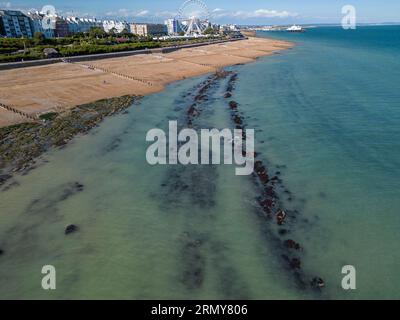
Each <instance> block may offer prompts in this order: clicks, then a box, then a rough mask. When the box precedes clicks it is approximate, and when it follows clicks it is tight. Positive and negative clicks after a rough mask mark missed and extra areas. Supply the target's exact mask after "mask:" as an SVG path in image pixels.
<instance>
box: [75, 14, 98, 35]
mask: <svg viewBox="0 0 400 320" xmlns="http://www.w3.org/2000/svg"><path fill="white" fill-rule="evenodd" d="M67 23H68V29H69V32H70V33H71V34H74V33H79V32H84V33H87V32H89V31H90V29H92V28H103V23H102V22H101V21H99V20H97V19H95V18H93V19H87V18H78V17H68V18H67Z"/></svg>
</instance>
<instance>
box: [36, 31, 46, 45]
mask: <svg viewBox="0 0 400 320" xmlns="http://www.w3.org/2000/svg"><path fill="white" fill-rule="evenodd" d="M45 40H46V37H45V36H44V34H43V33H42V32H35V34H34V36H33V41H34V43H35V45H40V44H44V42H45Z"/></svg>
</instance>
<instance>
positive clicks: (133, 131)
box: [0, 26, 400, 299]
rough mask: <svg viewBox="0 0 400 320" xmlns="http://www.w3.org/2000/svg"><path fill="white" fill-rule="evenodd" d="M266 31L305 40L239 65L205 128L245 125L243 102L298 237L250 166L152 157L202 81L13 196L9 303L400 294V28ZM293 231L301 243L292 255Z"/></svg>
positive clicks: (29, 179) (94, 134) (36, 173)
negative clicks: (279, 217)
mask: <svg viewBox="0 0 400 320" xmlns="http://www.w3.org/2000/svg"><path fill="white" fill-rule="evenodd" d="M258 36H259V37H267V38H271V37H272V38H276V39H284V40H288V41H292V42H294V43H295V46H294V47H293V48H292V49H290V50H286V51H282V52H279V53H276V54H274V55H272V56H268V57H263V58H260V59H258V60H257V61H255V62H253V63H250V64H246V65H238V66H232V67H229V68H227V70H228V71H231V72H235V73H237V80H236V82H235V84H234V90H233V91H232V97H231V98H229V99H226V98H225V97H224V94H225V92H226V87H227V85H228V84H227V80H226V79H222V80H220V81H217V82H216V83H214V84H213V85H212V86H211V87H210V88H209V90H208V92H207V99H206V100H205V101H203V102H202V106H201V113H200V115H199V116H198V118H197V119H196V123H195V128H198V129H200V128H217V129H222V128H231V129H233V128H234V124H233V122H232V119H231V110H230V109H229V106H228V102H229V101H230V100H234V101H236V102H237V103H238V106H239V107H238V109H239V113H240V115H241V116H242V118H243V121H244V124H245V127H246V128H247V129H254V130H255V150H256V153H257V159H258V160H259V161H262V162H263V163H264V164H265V165H266V167H267V168H268V172H269V174H270V175H271V176H273V175H276V176H277V177H278V179H277V181H279V182H278V183H277V184H276V186H275V189H276V194H277V197H278V198H279V202H278V205H279V206H281V207H282V209H284V210H285V211H286V212H288V219H287V221H286V222H285V225H284V226H283V227H284V228H285V230H286V233H283V232H279V228H282V227H280V226H277V224H276V222H275V219H274V217H267V216H265V215H263V214H262V212H261V211H262V210H260V205H259V197H260V194H261V191H260V186H259V184H257V183H256V179H255V177H254V176H237V175H235V170H234V169H235V167H236V166H235V165H224V164H221V165H188V166H184V165H172V164H170V165H155V166H152V165H150V164H148V162H147V161H146V150H147V148H148V147H149V145H150V143H149V142H147V141H146V134H147V132H148V131H149V130H151V129H154V128H160V129H163V130H165V131H167V129H168V124H169V121H178V124H179V123H180V124H181V125H182V126H184V125H185V121H186V119H187V110H188V108H189V107H190V105H191V103H192V102H193V95H194V94H195V93H196V90H198V88H199V86H200V85H201V83H203V82H204V81H206V80H207V78H208V77H209V75H204V76H201V77H197V78H192V79H186V80H183V81H180V82H176V83H173V84H171V85H169V86H168V88H167V89H166V90H165V91H163V92H160V93H157V94H153V95H150V96H146V97H144V98H143V99H142V100H141V102H140V103H139V104H133V105H132V106H131V107H130V108H129V109H128V110H127V112H124V113H122V114H119V115H116V116H112V117H109V118H107V119H106V120H105V121H103V122H102V123H101V124H100V125H99V126H97V127H96V128H94V129H93V130H91V131H90V132H89V133H88V134H86V135H82V136H77V137H76V138H75V139H74V140H73V141H72V142H71V143H69V144H68V145H67V146H66V147H65V148H63V149H54V150H51V151H50V152H48V153H46V154H45V155H43V156H42V157H41V159H40V161H39V165H38V167H37V168H36V169H34V170H32V171H30V172H29V173H28V174H26V175H16V177H15V179H14V181H13V182H14V183H13V184H12V185H11V186H10V188H8V189H7V190H3V191H2V192H0V249H1V250H3V254H1V255H0V299H106V298H109V299H399V298H400V273H399V266H400V250H399V249H400V232H399V229H400V212H399V211H400V90H399V83H400V59H399V57H400V27H399V26H364V27H358V28H357V29H356V30H343V29H342V28H340V27H316V28H310V29H307V32H305V33H286V32H259V33H258ZM77 186H78V187H77ZM70 224H74V225H76V226H77V227H78V230H77V231H76V232H74V233H71V234H68V235H66V234H65V228H66V226H67V225H70ZM289 239H291V240H294V241H295V242H296V243H298V244H299V245H300V246H301V248H300V249H299V250H296V249H285V248H284V246H282V243H284V241H287V240H289ZM288 252H289V253H290V255H291V256H295V257H298V259H299V261H301V266H300V269H297V268H292V267H290V266H289V265H288V263H287V257H286V255H287V254H288ZM44 266H53V267H54V269H55V274H56V278H55V281H56V288H55V289H54V290H45V289H44V288H43V286H42V281H43V278H44V277H45V276H46V274H45V271H44V269H43V267H44ZM346 266H347V267H346ZM348 266H351V274H349V273H348V272H347V271H346V270H349V269H348ZM293 269H295V270H293ZM42 271H43V272H42ZM349 277H351V279H350V278H349ZM315 278H321V279H322V280H323V283H324V285H325V286H324V287H323V288H316V287H315V285H314V286H313V285H312V280H313V279H315ZM299 279H300V280H299ZM349 279H350V280H349ZM349 281H350V282H351V286H349V285H348V284H349V283H350V282H349ZM314 284H315V282H314ZM346 284H347V285H346Z"/></svg>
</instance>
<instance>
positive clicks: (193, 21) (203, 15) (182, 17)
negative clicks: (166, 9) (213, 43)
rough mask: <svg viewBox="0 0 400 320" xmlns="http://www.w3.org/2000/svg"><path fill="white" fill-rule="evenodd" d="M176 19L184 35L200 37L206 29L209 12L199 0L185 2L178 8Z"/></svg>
mask: <svg viewBox="0 0 400 320" xmlns="http://www.w3.org/2000/svg"><path fill="white" fill-rule="evenodd" d="M176 19H177V20H178V21H179V25H180V28H181V30H182V31H183V32H184V33H185V35H187V36H192V35H202V34H203V32H204V31H205V30H206V29H207V28H208V24H209V20H210V11H209V10H208V7H207V5H206V4H205V3H204V2H203V1H201V0H186V1H185V2H184V3H183V4H182V6H181V7H180V9H179V11H178V14H177V16H176Z"/></svg>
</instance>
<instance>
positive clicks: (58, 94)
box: [0, 38, 292, 127]
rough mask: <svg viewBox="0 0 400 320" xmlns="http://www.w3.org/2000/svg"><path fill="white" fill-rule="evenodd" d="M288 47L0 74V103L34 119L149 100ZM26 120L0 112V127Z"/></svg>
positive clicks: (253, 42)
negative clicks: (102, 103) (177, 84)
mask: <svg viewBox="0 0 400 320" xmlns="http://www.w3.org/2000/svg"><path fill="white" fill-rule="evenodd" d="M290 47H292V44H291V43H289V42H285V41H279V40H272V39H259V38H249V39H248V40H242V41H235V42H229V43H223V44H213V45H208V46H204V47H199V48H190V49H182V50H178V51H175V52H172V53H167V54H158V53H157V54H143V55H137V56H130V57H123V58H114V59H104V60H96V61H89V62H81V63H57V64H54V65H46V66H40V67H30V68H24V69H15V70H5V71H0V103H2V104H4V105H7V106H11V107H13V108H15V109H17V110H20V111H22V112H24V113H26V114H29V115H32V116H34V117H36V116H38V115H40V114H44V113H47V112H63V111H65V110H68V109H70V108H72V107H75V106H77V105H81V104H85V103H90V102H94V101H97V100H100V99H106V98H112V97H118V96H123V95H132V94H134V95H148V94H151V93H155V92H159V91H161V90H163V89H164V88H165V86H166V85H167V84H169V83H171V82H174V81H178V80H182V79H185V78H188V77H195V76H199V75H202V74H207V73H210V72H214V71H215V70H217V69H220V68H223V67H226V66H231V65H236V64H243V63H249V62H252V61H254V60H255V59H257V58H258V57H261V56H266V55H271V54H273V53H274V52H276V51H279V50H284V49H288V48H290ZM28 121H31V120H30V119H28V118H26V117H23V116H20V115H17V114H14V113H13V112H11V111H8V110H5V109H3V108H0V127H4V126H7V125H12V124H16V123H21V122H28Z"/></svg>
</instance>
